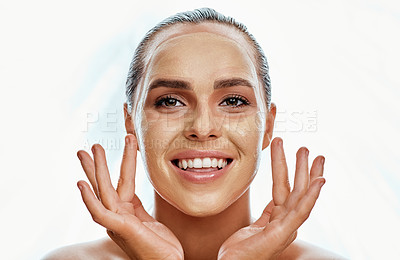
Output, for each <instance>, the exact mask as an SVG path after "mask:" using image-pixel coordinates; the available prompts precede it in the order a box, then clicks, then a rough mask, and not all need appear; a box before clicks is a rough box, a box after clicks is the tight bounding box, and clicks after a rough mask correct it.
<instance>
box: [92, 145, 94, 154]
mask: <svg viewBox="0 0 400 260" xmlns="http://www.w3.org/2000/svg"><path fill="white" fill-rule="evenodd" d="M92 153H94V145H93V146H92Z"/></svg>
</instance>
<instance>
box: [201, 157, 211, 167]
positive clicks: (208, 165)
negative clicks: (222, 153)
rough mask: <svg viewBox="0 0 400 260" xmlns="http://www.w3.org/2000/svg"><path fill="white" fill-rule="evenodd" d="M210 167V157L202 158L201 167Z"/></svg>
mask: <svg viewBox="0 0 400 260" xmlns="http://www.w3.org/2000/svg"><path fill="white" fill-rule="evenodd" d="M209 167H211V159H210V158H204V159H203V168H209Z"/></svg>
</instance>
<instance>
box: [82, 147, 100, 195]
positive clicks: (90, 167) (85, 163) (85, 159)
mask: <svg viewBox="0 0 400 260" xmlns="http://www.w3.org/2000/svg"><path fill="white" fill-rule="evenodd" d="M77 155H78V158H79V161H80V162H81V165H82V168H83V171H84V172H85V174H86V177H87V178H88V180H89V182H90V184H91V185H92V187H93V190H94V193H95V194H96V196H97V198H99V191H98V189H97V183H96V177H95V175H94V162H93V159H92V157H90V155H89V154H88V153H87V152H85V151H83V150H80V151H78V153H77Z"/></svg>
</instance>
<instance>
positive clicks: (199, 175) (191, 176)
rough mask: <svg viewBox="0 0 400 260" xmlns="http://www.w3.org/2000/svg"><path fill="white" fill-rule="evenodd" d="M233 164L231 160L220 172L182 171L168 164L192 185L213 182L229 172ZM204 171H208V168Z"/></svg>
mask: <svg viewBox="0 0 400 260" xmlns="http://www.w3.org/2000/svg"><path fill="white" fill-rule="evenodd" d="M234 162H235V160H232V161H231V163H229V164H228V165H227V166H225V167H224V168H222V169H221V170H216V171H208V172H206V171H204V172H192V171H184V170H182V169H181V168H179V167H177V166H176V165H175V164H173V163H172V162H171V161H170V162H169V163H170V164H171V165H172V168H174V170H175V171H176V172H177V173H178V174H179V175H180V176H182V177H183V178H184V179H185V180H187V181H190V182H192V183H209V182H213V181H215V180H216V179H218V178H219V177H221V176H222V175H224V174H225V173H226V172H227V171H229V170H230V169H231V168H232V165H233V163H234ZM205 169H207V170H209V168H205Z"/></svg>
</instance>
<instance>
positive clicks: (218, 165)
mask: <svg viewBox="0 0 400 260" xmlns="http://www.w3.org/2000/svg"><path fill="white" fill-rule="evenodd" d="M231 162H232V159H230V158H227V159H225V158H224V159H222V158H221V159H218V158H209V157H206V158H193V159H176V160H173V161H172V163H173V164H174V165H175V166H177V167H179V168H181V169H182V170H187V171H193V172H199V171H205V170H206V169H208V170H212V171H215V170H220V169H223V168H225V167H226V166H227V165H228V164H229V163H231Z"/></svg>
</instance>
